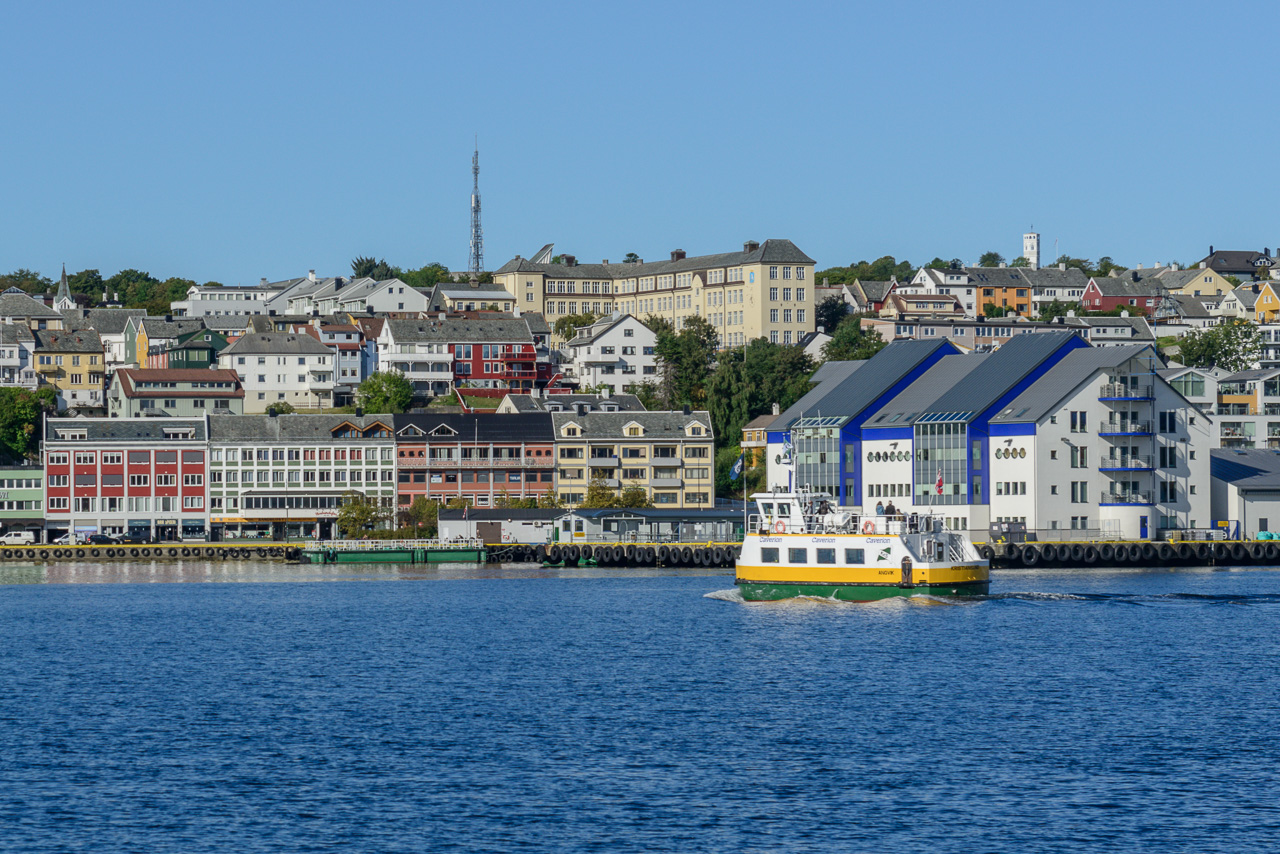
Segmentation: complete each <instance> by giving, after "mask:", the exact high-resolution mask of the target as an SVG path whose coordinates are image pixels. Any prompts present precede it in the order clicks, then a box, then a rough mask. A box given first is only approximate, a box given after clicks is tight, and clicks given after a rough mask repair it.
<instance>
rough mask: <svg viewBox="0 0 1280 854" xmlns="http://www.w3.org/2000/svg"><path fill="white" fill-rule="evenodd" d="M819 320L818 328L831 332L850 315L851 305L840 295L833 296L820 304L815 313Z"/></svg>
mask: <svg viewBox="0 0 1280 854" xmlns="http://www.w3.org/2000/svg"><path fill="white" fill-rule="evenodd" d="M813 314H814V317H815V318H816V320H817V324H818V326H820V327H822V328H823V329H824V330H825V331H827V332H830V331H831V330H833V329H835V328H836V327H837V326H839V325H840V322H841V321H842V320H844V319H845V318H846V317H847V316H848V315H849V304H848V303H846V302H845V301H844V298H843V297H841V296H840V295H839V294H832V295H831V296H829V297H827V298H826V299H824V300H823V301H822V302H820V303H818V306H817V308H816V309H815V310H814V312H813Z"/></svg>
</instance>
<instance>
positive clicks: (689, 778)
mask: <svg viewBox="0 0 1280 854" xmlns="http://www.w3.org/2000/svg"><path fill="white" fill-rule="evenodd" d="M95 582H96V583H95ZM151 582H173V583H151ZM184 582H203V583H184ZM219 582H228V583H219ZM231 582H245V583H231ZM308 582H311V583H308ZM1278 629H1280V571H1277V570H1234V571H1212V570H1176V571H1134V570H1130V571H1107V570H1093V571H1088V572H1085V571H1072V570H1039V571H1036V570H1025V571H1006V572H1001V573H997V574H996V577H995V583H994V584H993V594H992V596H990V597H988V598H985V599H982V600H978V601H966V602H949V601H945V600H934V599H927V598H917V599H911V600H895V601H887V602H881V603H876V604H871V605H853V604H843V603H833V602H827V601H814V600H801V601H793V602H785V603H770V604H764V603H754V604H748V603H744V602H741V601H740V600H738V599H737V597H736V595H735V593H734V592H733V590H732V584H731V579H730V578H729V577H727V576H706V575H702V574H685V573H680V572H672V573H667V572H653V571H650V572H633V573H623V574H619V573H617V572H616V571H594V570H581V571H573V570H568V571H544V570H531V569H521V568H487V569H481V570H477V569H476V568H474V567H453V568H450V567H443V568H434V569H423V568H421V567H417V568H410V567H372V568H369V569H367V570H362V569H353V568H350V567H340V568H333V567H279V566H271V565H250V564H244V565H230V566H215V565H203V564H184V565H181V566H160V565H157V566H155V567H117V566H101V567H87V566H72V567H52V568H45V569H39V568H17V567H12V566H4V567H0V638H2V642H0V643H2V645H0V848H2V849H3V850H5V851H20V852H77V851H93V852H117V851H120V852H125V851H128V852H134V851H137V852H160V853H161V854H163V852H183V854H187V852H215V851H216V852H228V851H233V852H293V851H326V852H328V851H352V852H419V851H495V852H496V851H521V850H528V851H557V852H560V851H565V852H578V851H602V852H605V851H607V852H615V851H620V852H626V851H714V852H754V851H761V852H763V851H801V852H806V851H822V852H828V851H903V852H949V851H965V852H969V851H973V852H1006V851H1034V852H1055V851H1091V852H1092V851H1126V852H1129V851H1153V852H1154V851H1159V852H1167V851H1195V852H1216V851H1222V852H1239V851H1273V850H1276V849H1277V847H1280V785H1278V784H1280V779H1278V778H1280V763H1278V762H1277V759H1280V743H1278V742H1280V736H1278V735H1277V732H1278V724H1280V721H1278V715H1277V710H1278V705H1280V703H1278V701H1280V648H1278V645H1277V636H1278V631H1277V630H1278Z"/></svg>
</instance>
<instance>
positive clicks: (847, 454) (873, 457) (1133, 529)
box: [769, 332, 1212, 537]
mask: <svg viewBox="0 0 1280 854" xmlns="http://www.w3.org/2000/svg"><path fill="white" fill-rule="evenodd" d="M1159 367H1160V363H1159V360H1158V359H1157V357H1156V355H1155V353H1154V351H1153V350H1152V349H1151V347H1150V346H1149V345H1144V344H1134V345H1125V346H1120V347H1105V348H1102V347H1092V346H1090V345H1089V344H1087V343H1086V342H1085V341H1083V340H1082V339H1081V338H1080V337H1078V336H1077V335H1075V334H1074V333H1071V332H1045V333H1037V334H1032V335H1021V336H1017V337H1015V338H1013V339H1011V340H1010V341H1009V342H1008V343H1006V344H1004V345H1003V346H1002V347H1000V348H999V349H998V350H995V351H992V352H985V353H962V352H961V351H960V350H959V349H958V348H956V347H955V346H954V345H953V344H951V343H950V342H948V341H902V342H894V343H892V344H890V345H889V346H888V347H886V348H885V349H884V350H882V351H881V352H880V353H878V354H876V356H875V357H873V358H872V359H869V360H867V361H866V362H865V363H852V362H846V363H835V364H829V365H827V366H824V370H823V373H822V374H820V375H817V376H816V379H817V380H819V384H818V386H817V387H816V388H815V389H814V390H813V391H811V392H810V393H809V394H808V395H806V396H805V398H803V399H802V400H801V401H799V402H798V403H797V404H796V406H793V407H792V408H791V409H789V410H788V411H787V412H785V413H783V414H782V415H781V416H779V418H778V419H777V420H775V421H774V422H773V424H772V425H770V430H769V441H770V450H769V466H770V468H769V482H770V485H771V486H782V487H788V486H791V485H808V486H810V487H811V488H814V489H822V490H825V491H828V492H832V493H833V494H836V495H837V496H838V498H839V500H840V502H841V504H844V505H846V506H852V507H863V508H866V509H868V510H870V509H871V508H873V507H875V505H876V504H877V503H884V504H888V503H889V502H890V501H892V502H893V504H894V506H895V507H897V508H898V509H899V510H902V511H908V512H911V511H915V512H925V511H927V512H932V513H936V514H939V515H942V516H944V517H946V519H947V522H948V524H949V525H951V526H952V527H954V528H957V529H979V530H982V529H986V528H987V526H988V525H989V524H990V523H991V522H993V521H1020V522H1024V523H1025V524H1026V526H1027V528H1028V529H1029V530H1039V531H1044V532H1048V531H1053V530H1064V531H1069V530H1083V531H1103V532H1107V533H1109V534H1112V535H1115V536H1123V537H1148V536H1151V537H1153V536H1157V535H1158V533H1159V532H1160V531H1161V530H1169V529H1188V528H1195V527H1208V526H1209V525H1210V524H1211V520H1210V512H1209V495H1208V482H1209V479H1208V475H1209V448H1210V447H1211V442H1212V425H1211V423H1210V419H1209V417H1208V416H1206V415H1204V414H1203V413H1202V412H1201V411H1199V410H1198V409H1197V408H1196V407H1194V406H1192V405H1191V404H1190V403H1189V402H1188V401H1187V400H1186V398H1184V397H1183V396H1182V395H1181V394H1179V393H1178V392H1177V391H1176V390H1175V389H1174V388H1173V387H1172V386H1170V385H1169V384H1168V383H1167V382H1166V381H1165V380H1164V379H1162V378H1161V377H1160V376H1159V375H1158V374H1157V373H1156V369H1157V368H1159ZM788 451H789V453H788ZM1063 536H1068V535H1065V534H1064V535H1063Z"/></svg>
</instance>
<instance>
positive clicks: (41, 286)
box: [0, 267, 54, 294]
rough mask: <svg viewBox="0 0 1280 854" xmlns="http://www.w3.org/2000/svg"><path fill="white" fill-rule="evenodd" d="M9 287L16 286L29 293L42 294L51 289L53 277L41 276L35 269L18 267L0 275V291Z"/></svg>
mask: <svg viewBox="0 0 1280 854" xmlns="http://www.w3.org/2000/svg"><path fill="white" fill-rule="evenodd" d="M9 288H18V289H20V290H23V291H26V292H27V293H29V294H42V293H45V292H46V291H51V290H53V288H54V283H53V279H50V278H49V277H48V276H42V275H40V274H39V273H37V272H36V271H35V270H28V269H26V268H25V267H19V268H18V269H17V270H14V271H13V272H12V273H6V274H5V275H3V276H0V291H6V290H8V289H9Z"/></svg>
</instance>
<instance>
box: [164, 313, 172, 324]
mask: <svg viewBox="0 0 1280 854" xmlns="http://www.w3.org/2000/svg"><path fill="white" fill-rule="evenodd" d="M164 322H165V323H173V315H172V314H166V315H165V316H164Z"/></svg>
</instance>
